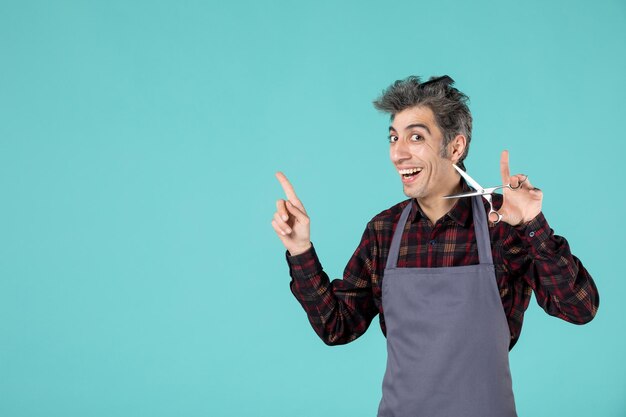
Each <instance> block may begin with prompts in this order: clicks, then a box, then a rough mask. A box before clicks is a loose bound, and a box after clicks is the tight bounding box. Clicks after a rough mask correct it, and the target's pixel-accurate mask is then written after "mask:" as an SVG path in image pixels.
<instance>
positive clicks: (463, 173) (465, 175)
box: [452, 164, 483, 195]
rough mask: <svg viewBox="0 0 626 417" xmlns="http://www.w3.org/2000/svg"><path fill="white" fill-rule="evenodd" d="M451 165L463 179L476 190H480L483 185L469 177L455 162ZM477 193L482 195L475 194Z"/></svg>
mask: <svg viewBox="0 0 626 417" xmlns="http://www.w3.org/2000/svg"><path fill="white" fill-rule="evenodd" d="M452 166H453V167H454V169H456V170H457V171H458V173H459V174H461V176H462V177H463V178H465V181H467V183H468V184H469V185H470V186H471V187H472V188H474V189H475V190H476V191H480V190H482V189H483V187H481V186H480V184H478V183H477V182H476V181H474V178H472V177H470V176H469V174H468V173H467V172H465V171H463V170H462V169H461V168H459V167H458V166H456V165H455V164H452ZM477 195H482V194H477Z"/></svg>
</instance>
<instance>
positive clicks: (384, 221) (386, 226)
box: [367, 198, 412, 233]
mask: <svg viewBox="0 0 626 417" xmlns="http://www.w3.org/2000/svg"><path fill="white" fill-rule="evenodd" d="M411 202H412V199H410V198H409V199H407V200H404V201H401V202H399V203H398V204H395V205H393V206H391V207H389V208H388V209H385V210H383V211H381V212H380V213H378V214H377V215H375V216H374V217H372V219H371V220H370V221H369V222H368V223H367V228H368V229H370V230H372V231H374V232H378V233H380V232H383V231H385V230H388V231H393V227H394V226H395V224H396V223H398V220H399V219H400V215H401V214H402V211H403V210H404V208H405V207H406V206H407V205H408V204H411Z"/></svg>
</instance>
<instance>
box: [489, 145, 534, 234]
mask: <svg viewBox="0 0 626 417" xmlns="http://www.w3.org/2000/svg"><path fill="white" fill-rule="evenodd" d="M500 174H501V175H502V184H510V185H511V188H508V187H505V188H504V189H503V190H504V199H503V201H502V207H500V209H499V210H498V212H499V213H500V214H501V215H502V221H504V222H506V223H508V224H510V225H512V226H517V225H520V224H524V223H528V222H529V221H531V220H532V219H534V218H535V217H537V215H538V214H539V213H540V212H541V202H542V200H543V193H542V192H541V190H540V189H539V188H534V187H533V186H532V184H531V183H530V181H529V180H528V177H527V176H526V175H523V174H517V175H513V176H511V174H510V171H509V152H508V151H502V156H501V157H500ZM495 216H496V215H495V214H493V215H492V217H495ZM490 220H491V221H494V220H497V219H494V218H490Z"/></svg>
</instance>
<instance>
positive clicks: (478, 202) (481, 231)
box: [385, 196, 493, 269]
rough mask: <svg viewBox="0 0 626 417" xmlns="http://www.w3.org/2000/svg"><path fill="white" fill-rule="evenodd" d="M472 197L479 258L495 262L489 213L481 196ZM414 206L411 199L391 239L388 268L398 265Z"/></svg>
mask: <svg viewBox="0 0 626 417" xmlns="http://www.w3.org/2000/svg"><path fill="white" fill-rule="evenodd" d="M471 198H472V215H473V217H474V232H475V233H476V246H477V248H478V259H479V262H480V263H481V264H489V265H491V264H493V258H492V256H491V239H490V237H489V228H488V227H487V213H485V207H484V206H483V204H482V197H481V196H474V197H471ZM412 206H413V200H410V201H409V204H407V205H406V207H404V210H402V214H401V215H400V219H399V220H398V224H397V225H396V230H395V232H394V233H393V239H392V240H391V247H390V248H389V255H387V264H386V266H385V268H386V269H394V268H396V266H397V265H398V255H399V253H400V242H401V240H402V235H403V233H404V228H405V226H406V222H407V219H408V218H409V214H411V208H412Z"/></svg>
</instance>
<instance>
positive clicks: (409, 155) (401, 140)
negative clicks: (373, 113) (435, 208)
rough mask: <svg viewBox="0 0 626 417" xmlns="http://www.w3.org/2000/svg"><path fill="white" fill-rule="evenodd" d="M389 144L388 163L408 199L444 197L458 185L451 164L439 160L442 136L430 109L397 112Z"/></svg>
mask: <svg viewBox="0 0 626 417" xmlns="http://www.w3.org/2000/svg"><path fill="white" fill-rule="evenodd" d="M389 141H390V156H391V162H393V164H394V166H395V167H396V170H398V173H399V174H400V178H401V180H402V184H403V185H404V193H405V194H406V195H407V196H408V197H412V198H417V199H428V198H431V197H437V196H440V195H441V196H443V195H446V194H447V193H448V192H449V190H450V187H453V186H454V184H455V183H458V176H457V175H456V172H455V171H454V169H453V167H452V161H451V160H450V159H448V158H442V157H441V155H442V152H441V147H442V144H443V133H442V132H441V130H439V127H438V126H437V123H436V121H435V115H434V114H433V112H432V110H431V109H430V108H428V107H422V106H417V107H411V108H408V109H406V110H403V111H401V112H399V113H396V115H395V117H394V119H393V122H392V123H391V126H390V127H389ZM446 155H447V153H446Z"/></svg>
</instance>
